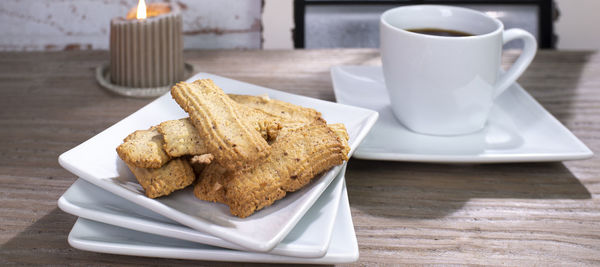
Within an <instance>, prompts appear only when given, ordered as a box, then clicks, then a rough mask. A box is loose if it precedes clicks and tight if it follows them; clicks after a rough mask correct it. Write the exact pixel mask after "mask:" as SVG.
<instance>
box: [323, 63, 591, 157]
mask: <svg viewBox="0 0 600 267" xmlns="http://www.w3.org/2000/svg"><path fill="white" fill-rule="evenodd" d="M344 68H353V69H355V70H356V69H361V68H363V69H367V68H368V69H371V70H373V69H377V70H381V66H365V65H336V66H332V67H331V69H330V76H331V81H332V84H333V91H334V95H335V96H336V102H337V99H338V95H339V91H340V90H342V89H341V88H340V85H339V84H338V85H337V86H336V80H337V79H338V78H336V76H338V74H336V73H337V72H341V71H343V69H344ZM339 75H341V74H339ZM513 85H514V87H515V88H516V89H513V90H518V92H519V93H520V94H522V96H523V97H524V98H525V100H526V101H527V102H528V104H530V105H534V106H535V108H536V109H538V110H540V111H542V112H543V113H544V115H547V116H549V120H550V122H551V123H552V124H553V125H554V126H556V127H559V128H560V129H561V131H562V132H563V133H565V134H566V135H568V136H569V138H570V139H571V140H573V141H574V142H575V143H576V144H577V145H578V148H577V150H580V151H577V152H574V151H573V152H564V153H558V154H547V153H526V154H496V155H485V154H483V155H468V156H466V155H465V156H462V155H449V154H447V155H439V154H416V153H397V152H374V151H364V148H363V149H362V150H361V149H360V148H359V149H357V150H356V152H355V153H354V154H353V157H355V158H357V159H365V160H384V161H404V162H422V163H449V164H465V163H467V164H468V163H481V164H490V163H517V162H557V161H567V160H583V159H589V158H591V157H593V156H594V152H593V151H592V150H591V149H590V148H589V147H588V146H587V145H585V143H583V141H581V140H580V139H579V138H578V137H577V136H575V134H573V132H571V131H570V130H569V129H568V128H567V127H566V126H565V125H563V124H562V123H561V122H560V121H559V120H558V119H556V117H554V115H552V113H550V112H549V111H548V110H546V109H545V108H544V107H543V106H542V105H541V104H540V103H539V102H538V101H537V100H535V98H534V97H533V96H531V95H530V94H529V93H528V92H527V91H526V90H525V89H524V88H523V87H522V86H521V85H520V84H519V83H517V82H515V83H513Z"/></svg>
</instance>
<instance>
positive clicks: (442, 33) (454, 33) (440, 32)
mask: <svg viewBox="0 0 600 267" xmlns="http://www.w3.org/2000/svg"><path fill="white" fill-rule="evenodd" d="M407 31H409V32H414V33H421V34H427V35H435V36H446V37H465V36H473V34H470V33H466V32H461V31H455V30H445V29H437V28H421V29H408V30H407Z"/></svg>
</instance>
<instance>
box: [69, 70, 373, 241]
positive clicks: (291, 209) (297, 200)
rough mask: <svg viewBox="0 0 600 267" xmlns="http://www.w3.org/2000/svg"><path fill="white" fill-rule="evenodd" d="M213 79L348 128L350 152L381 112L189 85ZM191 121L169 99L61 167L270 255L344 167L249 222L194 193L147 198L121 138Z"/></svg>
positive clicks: (256, 90)
mask: <svg viewBox="0 0 600 267" xmlns="http://www.w3.org/2000/svg"><path fill="white" fill-rule="evenodd" d="M202 78H210V79H212V80H213V81H214V82H215V84H217V85H218V86H220V87H221V88H223V90H224V91H225V92H226V93H235V94H250V95H265V94H266V95H268V96H269V97H271V98H273V99H279V100H283V101H286V102H290V103H293V104H297V105H301V106H305V107H311V108H314V109H316V110H318V111H320V112H321V113H322V114H323V117H324V118H325V119H326V120H327V122H328V123H344V125H345V126H346V128H347V130H348V134H349V136H350V140H349V141H348V144H349V145H350V148H351V151H350V155H351V154H352V153H353V152H354V150H356V148H357V147H358V144H359V143H360V142H361V141H362V140H363V138H364V137H365V136H366V135H367V133H368V132H369V130H370V129H371V127H372V126H373V124H374V123H375V121H376V120H377V116H378V114H377V112H374V111H372V110H368V109H364V108H360V107H353V106H348V105H343V104H339V103H334V102H328V101H323V100H319V99H314V98H310V97H304V96H299V95H294V94H290V93H285V92H281V91H277V90H273V89H268V88H265V87H261V86H256V85H252V84H249V83H244V82H240V81H236V80H232V79H228V78H225V77H221V76H217V75H213V74H209V73H198V74H196V75H194V76H193V77H192V78H190V79H189V80H188V81H194V80H197V79H202ZM183 117H187V114H186V113H185V112H184V111H183V110H182V109H181V108H180V107H179V105H177V103H175V101H174V100H173V99H172V98H171V96H170V94H169V93H167V94H165V95H163V96H161V97H159V98H158V99H156V100H154V101H153V102H151V103H150V104H148V105H146V106H145V107H143V108H141V109H140V110H138V111H136V112H134V113H133V114H131V115H130V116H128V117H126V118H125V119H123V120H121V121H120V122H117V123H116V124H114V125H113V126H111V127H109V128H108V129H106V130H104V131H102V132H101V133H99V134H97V135H96V136H94V137H92V138H90V139H89V140H87V141H85V142H83V143H82V144H80V145H78V146H76V147H74V148H72V149H71V150H69V151H67V152H65V153H63V154H62V155H60V157H59V159H58V161H59V163H60V165H61V166H62V167H63V168H65V169H67V170H68V171H70V172H72V173H73V174H75V175H77V176H78V177H81V178H83V179H85V180H86V181H88V182H90V183H92V184H94V185H96V186H98V187H100V188H103V189H105V190H107V191H109V192H111V193H113V194H115V195H118V196H120V197H122V198H124V199H127V200H129V201H131V202H133V203H135V204H137V205H139V206H142V207H145V208H148V209H150V210H152V211H154V212H156V213H158V214H161V215H163V216H165V217H167V218H169V219H171V220H173V221H176V222H178V223H180V224H183V225H185V226H188V227H190V228H192V229H195V230H198V231H202V232H205V233H207V234H210V235H213V236H216V237H219V238H221V239H223V240H226V241H228V242H230V243H233V244H236V245H238V246H241V247H243V248H245V249H247V250H252V251H260V252H267V251H270V250H271V249H273V248H274V247H275V246H276V245H277V244H279V242H281V240H283V238H284V237H285V236H287V234H288V233H289V231H290V230H292V228H293V227H294V226H295V225H296V223H298V221H299V220H300V219H301V218H302V217H303V216H304V214H305V213H306V211H308V209H309V208H310V207H311V206H312V205H313V203H315V201H316V200H317V199H318V198H319V196H320V195H321V193H322V192H323V191H325V189H326V188H327V186H328V185H329V183H330V182H331V181H332V180H333V179H334V178H335V177H336V176H337V174H338V173H339V171H340V170H341V169H342V166H341V165H340V166H336V167H333V168H332V169H331V170H329V171H327V172H325V173H323V174H322V175H321V176H319V177H315V178H314V179H313V181H312V182H311V183H310V184H309V185H307V186H305V187H304V188H302V189H301V190H299V191H297V193H294V194H289V195H288V196H287V197H285V198H283V199H281V200H278V201H276V202H275V203H274V204H273V205H271V206H269V207H266V208H264V209H262V210H260V211H258V212H256V213H254V214H253V215H252V216H250V217H248V218H243V219H242V218H238V217H235V216H233V215H231V214H230V213H229V208H228V207H227V206H226V205H224V204H220V203H211V202H207V201H200V200H198V199H197V198H196V197H194V195H193V193H192V188H189V187H188V188H187V189H184V190H179V191H177V192H174V193H173V194H171V195H169V196H166V197H161V198H158V199H150V198H147V197H146V196H145V195H144V193H143V189H142V188H141V186H140V185H139V184H138V182H137V181H136V179H135V177H134V176H133V174H132V173H131V171H129V169H128V168H127V166H126V165H125V163H124V162H123V161H122V160H121V159H120V158H119V156H118V155H117V153H116V151H115V148H116V147H117V146H118V145H119V144H121V142H122V140H123V138H125V137H126V136H127V135H129V134H130V133H131V132H133V131H135V130H139V129H148V128H149V127H151V126H153V125H157V124H159V123H160V122H162V121H166V120H173V119H179V118H183Z"/></svg>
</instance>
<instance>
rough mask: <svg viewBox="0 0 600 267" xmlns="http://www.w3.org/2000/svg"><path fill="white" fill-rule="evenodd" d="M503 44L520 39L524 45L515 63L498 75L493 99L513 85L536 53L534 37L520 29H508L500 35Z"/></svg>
mask: <svg viewBox="0 0 600 267" xmlns="http://www.w3.org/2000/svg"><path fill="white" fill-rule="evenodd" d="M502 39H503V43H504V44H506V43H508V42H510V41H512V40H515V39H522V40H523V42H524V43H525V45H524V47H523V51H522V52H521V55H519V58H517V61H515V63H514V64H513V65H512V66H511V67H510V68H509V69H508V71H506V72H505V73H504V74H501V75H500V79H499V80H498V82H497V83H496V89H495V90H496V93H495V94H494V98H496V97H498V96H499V95H500V94H502V93H503V92H504V91H505V90H506V88H508V87H509V86H510V85H511V84H513V83H514V82H515V81H516V80H517V78H519V76H521V74H523V72H524V71H525V69H527V67H528V66H529V64H530V63H531V61H532V60H533V57H534V56H535V52H536V51H537V41H536V40H535V37H533V35H531V33H529V32H527V31H525V30H521V29H510V30H506V31H505V32H503V33H502Z"/></svg>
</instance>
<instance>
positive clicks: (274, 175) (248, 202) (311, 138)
mask: <svg viewBox="0 0 600 267" xmlns="http://www.w3.org/2000/svg"><path fill="white" fill-rule="evenodd" d="M345 151H347V148H346V145H345V144H344V142H342V141H341V140H340V138H338V136H337V135H336V134H335V133H334V132H333V131H332V130H331V129H330V128H329V127H328V126H327V125H323V124H310V125H306V126H303V127H300V128H297V129H294V130H291V131H290V132H289V133H288V134H286V135H283V136H280V137H278V138H277V140H276V141H275V142H274V143H273V144H272V146H271V154H270V155H269V157H267V158H266V159H265V160H263V161H261V162H259V163H256V164H255V165H253V166H252V167H251V168H248V169H244V170H241V171H237V172H235V173H233V174H231V175H227V177H228V178H223V179H222V180H221V181H217V182H216V183H215V182H214V181H213V186H214V185H215V184H219V185H220V186H224V190H223V192H224V193H225V199H224V202H225V203H226V204H227V205H228V206H229V209H230V211H231V213H232V214H234V215H236V216H238V217H242V218H243V217H247V216H249V215H251V214H252V213H254V212H255V211H257V210H260V209H262V208H264V207H266V206H269V205H271V204H273V202H275V201H276V200H278V199H281V198H283V197H284V196H285V195H286V192H292V191H296V190H298V189H300V188H302V187H303V186H304V185H306V184H308V183H309V182H310V180H311V179H312V178H313V177H315V176H316V175H317V174H319V173H322V172H324V171H326V170H328V169H329V168H331V167H333V166H335V165H339V164H341V163H342V162H343V161H344V160H346V159H347V154H344V153H345ZM209 184H210V183H209ZM207 188H209V187H207ZM217 191H218V190H217Z"/></svg>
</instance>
